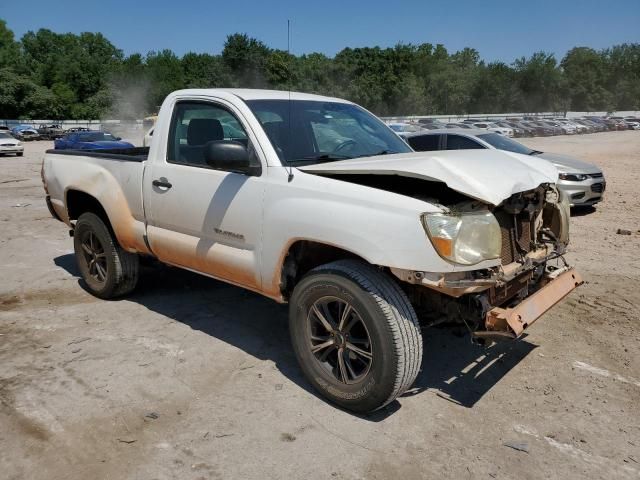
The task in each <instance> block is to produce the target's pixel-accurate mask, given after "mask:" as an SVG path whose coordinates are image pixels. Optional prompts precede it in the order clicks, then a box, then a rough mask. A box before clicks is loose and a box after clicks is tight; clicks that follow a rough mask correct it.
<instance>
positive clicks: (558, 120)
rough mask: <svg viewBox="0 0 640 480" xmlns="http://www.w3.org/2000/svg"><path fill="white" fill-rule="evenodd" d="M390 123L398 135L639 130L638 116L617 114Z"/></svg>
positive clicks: (544, 134) (530, 134) (529, 134)
mask: <svg viewBox="0 0 640 480" xmlns="http://www.w3.org/2000/svg"><path fill="white" fill-rule="evenodd" d="M389 126H390V127H391V129H393V130H394V131H396V132H397V133H398V134H400V136H405V135H406V134H408V133H412V132H416V131H421V130H435V129H442V128H455V129H461V128H462V129H482V130H488V131H490V132H494V133H498V134H500V135H504V136H506V137H548V136H552V135H576V134H581V133H595V132H604V131H610V130H640V118H637V117H616V116H609V117H598V116H585V117H581V118H571V119H569V118H563V117H554V118H547V117H509V118H505V119H494V120H482V119H480V118H467V119H465V120H461V121H459V122H449V123H444V122H442V121H440V120H438V119H434V118H421V119H420V120H418V121H417V122H395V123H391V124H389Z"/></svg>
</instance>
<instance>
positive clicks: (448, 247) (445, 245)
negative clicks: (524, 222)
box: [420, 211, 502, 265]
mask: <svg viewBox="0 0 640 480" xmlns="http://www.w3.org/2000/svg"><path fill="white" fill-rule="evenodd" d="M420 218H421V220H422V226H423V227H424V229H425V231H426V232H427V235H428V236H429V240H431V243H432V244H433V247H434V248H435V249H436V252H438V255H440V256H441V257H442V258H444V259H445V260H449V261H450V262H453V263H458V264H460V265H475V264H476V263H480V262H482V261H484V260H491V259H494V258H499V257H500V250H501V248H502V237H501V234H500V225H499V224H498V221H497V220H496V217H494V216H493V214H492V213H491V212H487V211H483V212H455V213H454V212H452V213H423V214H422V215H421V217H420Z"/></svg>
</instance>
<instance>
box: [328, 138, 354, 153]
mask: <svg viewBox="0 0 640 480" xmlns="http://www.w3.org/2000/svg"><path fill="white" fill-rule="evenodd" d="M349 145H357V143H356V141H355V140H351V139H349V140H345V141H344V142H342V143H341V144H339V145H338V146H337V147H336V148H334V149H333V153H338V152H339V151H340V150H342V149H343V148H347V147H348V146H349Z"/></svg>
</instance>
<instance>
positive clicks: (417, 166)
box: [299, 149, 558, 205]
mask: <svg viewBox="0 0 640 480" xmlns="http://www.w3.org/2000/svg"><path fill="white" fill-rule="evenodd" d="M540 160H541V159H540V158H536V157H530V156H528V155H520V154H518V153H512V152H506V151H502V150H489V149H486V150H445V151H436V152H414V153H400V154H395V155H378V156H374V157H362V158H355V159H352V160H341V161H337V162H328V163H320V164H316V165H309V166H306V167H299V168H300V170H302V171H305V172H309V173H326V174H344V175H349V174H359V175H362V174H371V175H400V176H405V177H413V178H422V179H425V180H429V181H438V182H444V183H446V184H447V186H448V187H449V188H451V189H452V190H456V191H457V192H460V193H462V194H464V195H467V196H469V197H472V198H475V199H477V200H481V201H483V202H487V203H490V204H492V205H499V204H500V203H502V202H503V201H504V200H506V199H507V198H509V197H510V196H511V195H513V194H514V193H519V192H525V191H527V190H532V189H534V188H537V187H538V186H539V185H540V184H542V183H555V182H556V180H557V179H558V170H557V169H556V167H554V166H553V165H552V164H551V163H549V162H545V161H540Z"/></svg>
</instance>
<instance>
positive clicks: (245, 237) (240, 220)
mask: <svg viewBox="0 0 640 480" xmlns="http://www.w3.org/2000/svg"><path fill="white" fill-rule="evenodd" d="M156 133H157V132H156ZM215 140H235V141H239V142H241V143H244V144H245V145H249V146H250V145H251V143H252V141H254V142H255V139H253V138H252V137H251V136H249V135H247V129H245V128H244V126H243V124H242V122H241V121H240V120H239V116H238V113H237V112H235V111H234V109H233V107H232V105H230V104H227V103H226V102H224V101H223V100H220V101H209V100H207V101H200V100H198V101H194V100H184V101H178V102H177V103H176V104H175V108H174V111H173V117H172V120H171V124H170V126H169V130H168V138H163V139H162V140H161V139H160V138H159V137H158V135H156V139H155V141H164V142H167V147H166V155H164V152H165V149H164V148H160V149H158V152H162V156H164V157H165V158H154V160H153V161H152V162H150V165H148V166H147V169H146V170H145V174H144V180H143V195H144V207H145V216H146V219H147V238H148V241H149V244H150V246H151V250H152V251H153V253H154V254H155V255H156V256H157V257H158V258H159V259H160V260H161V261H163V262H166V263H169V264H173V265H177V266H180V267H185V268H188V269H191V270H195V271H197V272H201V273H205V274H208V275H211V276H213V277H216V278H220V279H222V280H226V281H228V282H231V283H234V284H237V285H241V286H243V287H247V288H250V289H252V290H258V291H259V290H260V288H261V278H260V251H259V250H260V237H261V230H262V217H263V215H262V200H263V193H264V182H263V181H262V180H261V177H260V176H250V175H245V174H241V173H234V172H231V171H222V170H214V169H212V168H211V167H209V165H207V163H206V162H205V159H204V146H205V144H206V143H207V142H210V141H215ZM249 150H250V151H251V150H253V149H252V148H251V147H249Z"/></svg>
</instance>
